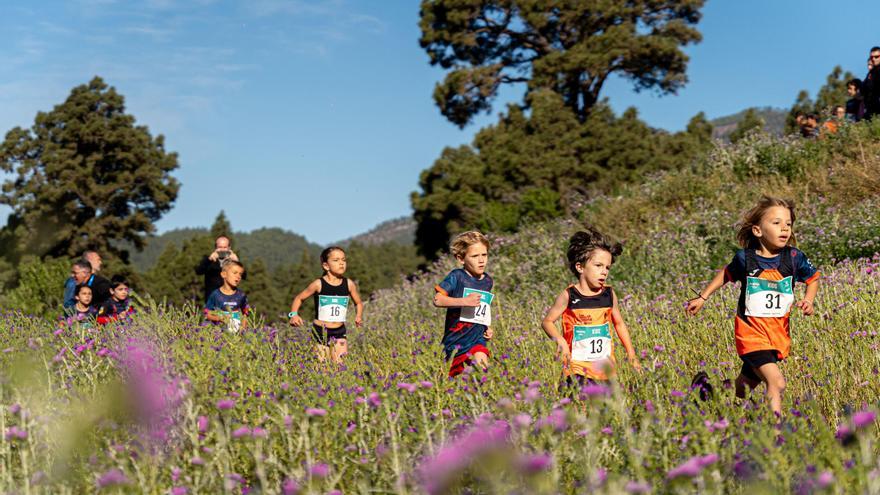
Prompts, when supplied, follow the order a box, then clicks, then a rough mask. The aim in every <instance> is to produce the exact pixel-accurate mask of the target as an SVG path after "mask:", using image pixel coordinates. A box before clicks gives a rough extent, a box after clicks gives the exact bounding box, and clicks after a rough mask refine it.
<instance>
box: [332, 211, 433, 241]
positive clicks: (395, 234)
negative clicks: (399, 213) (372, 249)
mask: <svg viewBox="0 0 880 495" xmlns="http://www.w3.org/2000/svg"><path fill="white" fill-rule="evenodd" d="M415 239H416V221H415V220H413V218H412V217H399V218H395V219H392V220H386V221H384V222H382V223H380V224H379V225H376V226H375V227H373V228H372V229H370V230H368V231H366V232H364V233H363V234H358V235H356V236H352V237H349V238H348V239H344V240H341V241H339V242H338V243H337V244H339V245H341V246H345V245H348V244H351V243H352V242H357V243H359V244H366V245H376V244H383V243H386V242H393V243H395V244H401V245H412V244H413V243H414V242H415Z"/></svg>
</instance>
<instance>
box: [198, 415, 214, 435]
mask: <svg viewBox="0 0 880 495" xmlns="http://www.w3.org/2000/svg"><path fill="white" fill-rule="evenodd" d="M210 424H211V421H210V420H209V419H208V417H207V416H199V419H198V420H197V421H196V425H197V426H198V429H199V433H205V432H206V431H208V426H209V425H210Z"/></svg>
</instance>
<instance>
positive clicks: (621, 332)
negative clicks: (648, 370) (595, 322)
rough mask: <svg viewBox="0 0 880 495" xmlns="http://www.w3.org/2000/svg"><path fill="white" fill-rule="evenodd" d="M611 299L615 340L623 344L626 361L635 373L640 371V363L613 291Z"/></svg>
mask: <svg viewBox="0 0 880 495" xmlns="http://www.w3.org/2000/svg"><path fill="white" fill-rule="evenodd" d="M611 297H612V300H613V301H614V302H613V306H612V307H611V322H612V323H614V330H615V331H616V332H617V338H619V339H620V343H621V344H623V348H624V349H626V359H627V360H628V361H629V362H630V364H632V367H633V368H635V370H636V371H642V363H640V362H639V358H638V357H637V356H636V350H635V348H634V347H633V345H632V341H631V340H630V338H629V329H627V328H626V323H624V322H623V316H621V315H620V308H619V307H618V306H617V294H616V293H615V292H614V291H613V290H612V291H611Z"/></svg>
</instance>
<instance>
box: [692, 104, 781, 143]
mask: <svg viewBox="0 0 880 495" xmlns="http://www.w3.org/2000/svg"><path fill="white" fill-rule="evenodd" d="M754 110H755V113H757V114H758V117H760V118H762V119H764V130H765V131H767V133H769V134H772V135H774V136H781V135H783V134H784V133H785V119H786V117H788V110H785V109H783V108H773V107H762V108H757V107H755V108H754ZM748 111H749V109H748V108H746V109H744V110H742V111H740V112H737V113H735V114H733V115H725V116H723V117H718V118H717V119H713V120H711V121H709V122H710V123H711V124H712V127H713V129H712V137H713V138H715V139H721V140H724V141H726V140H728V138H729V136H730V133H731V132H733V131H735V130H736V126H737V124H739V122H740V121H741V120H742V119H743V117H744V116H745V114H746V112H748Z"/></svg>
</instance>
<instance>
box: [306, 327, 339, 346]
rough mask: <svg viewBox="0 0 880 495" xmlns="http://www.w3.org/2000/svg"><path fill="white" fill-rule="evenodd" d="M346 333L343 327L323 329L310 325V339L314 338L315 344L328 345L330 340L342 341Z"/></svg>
mask: <svg viewBox="0 0 880 495" xmlns="http://www.w3.org/2000/svg"><path fill="white" fill-rule="evenodd" d="M346 331H347V330H346V329H345V325H342V326H341V327H339V328H325V327H322V326H321V325H316V324H314V323H312V337H314V338H315V342H317V343H319V344H321V345H330V340H331V339H334V340H339V339H344V338H345V333H346Z"/></svg>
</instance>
